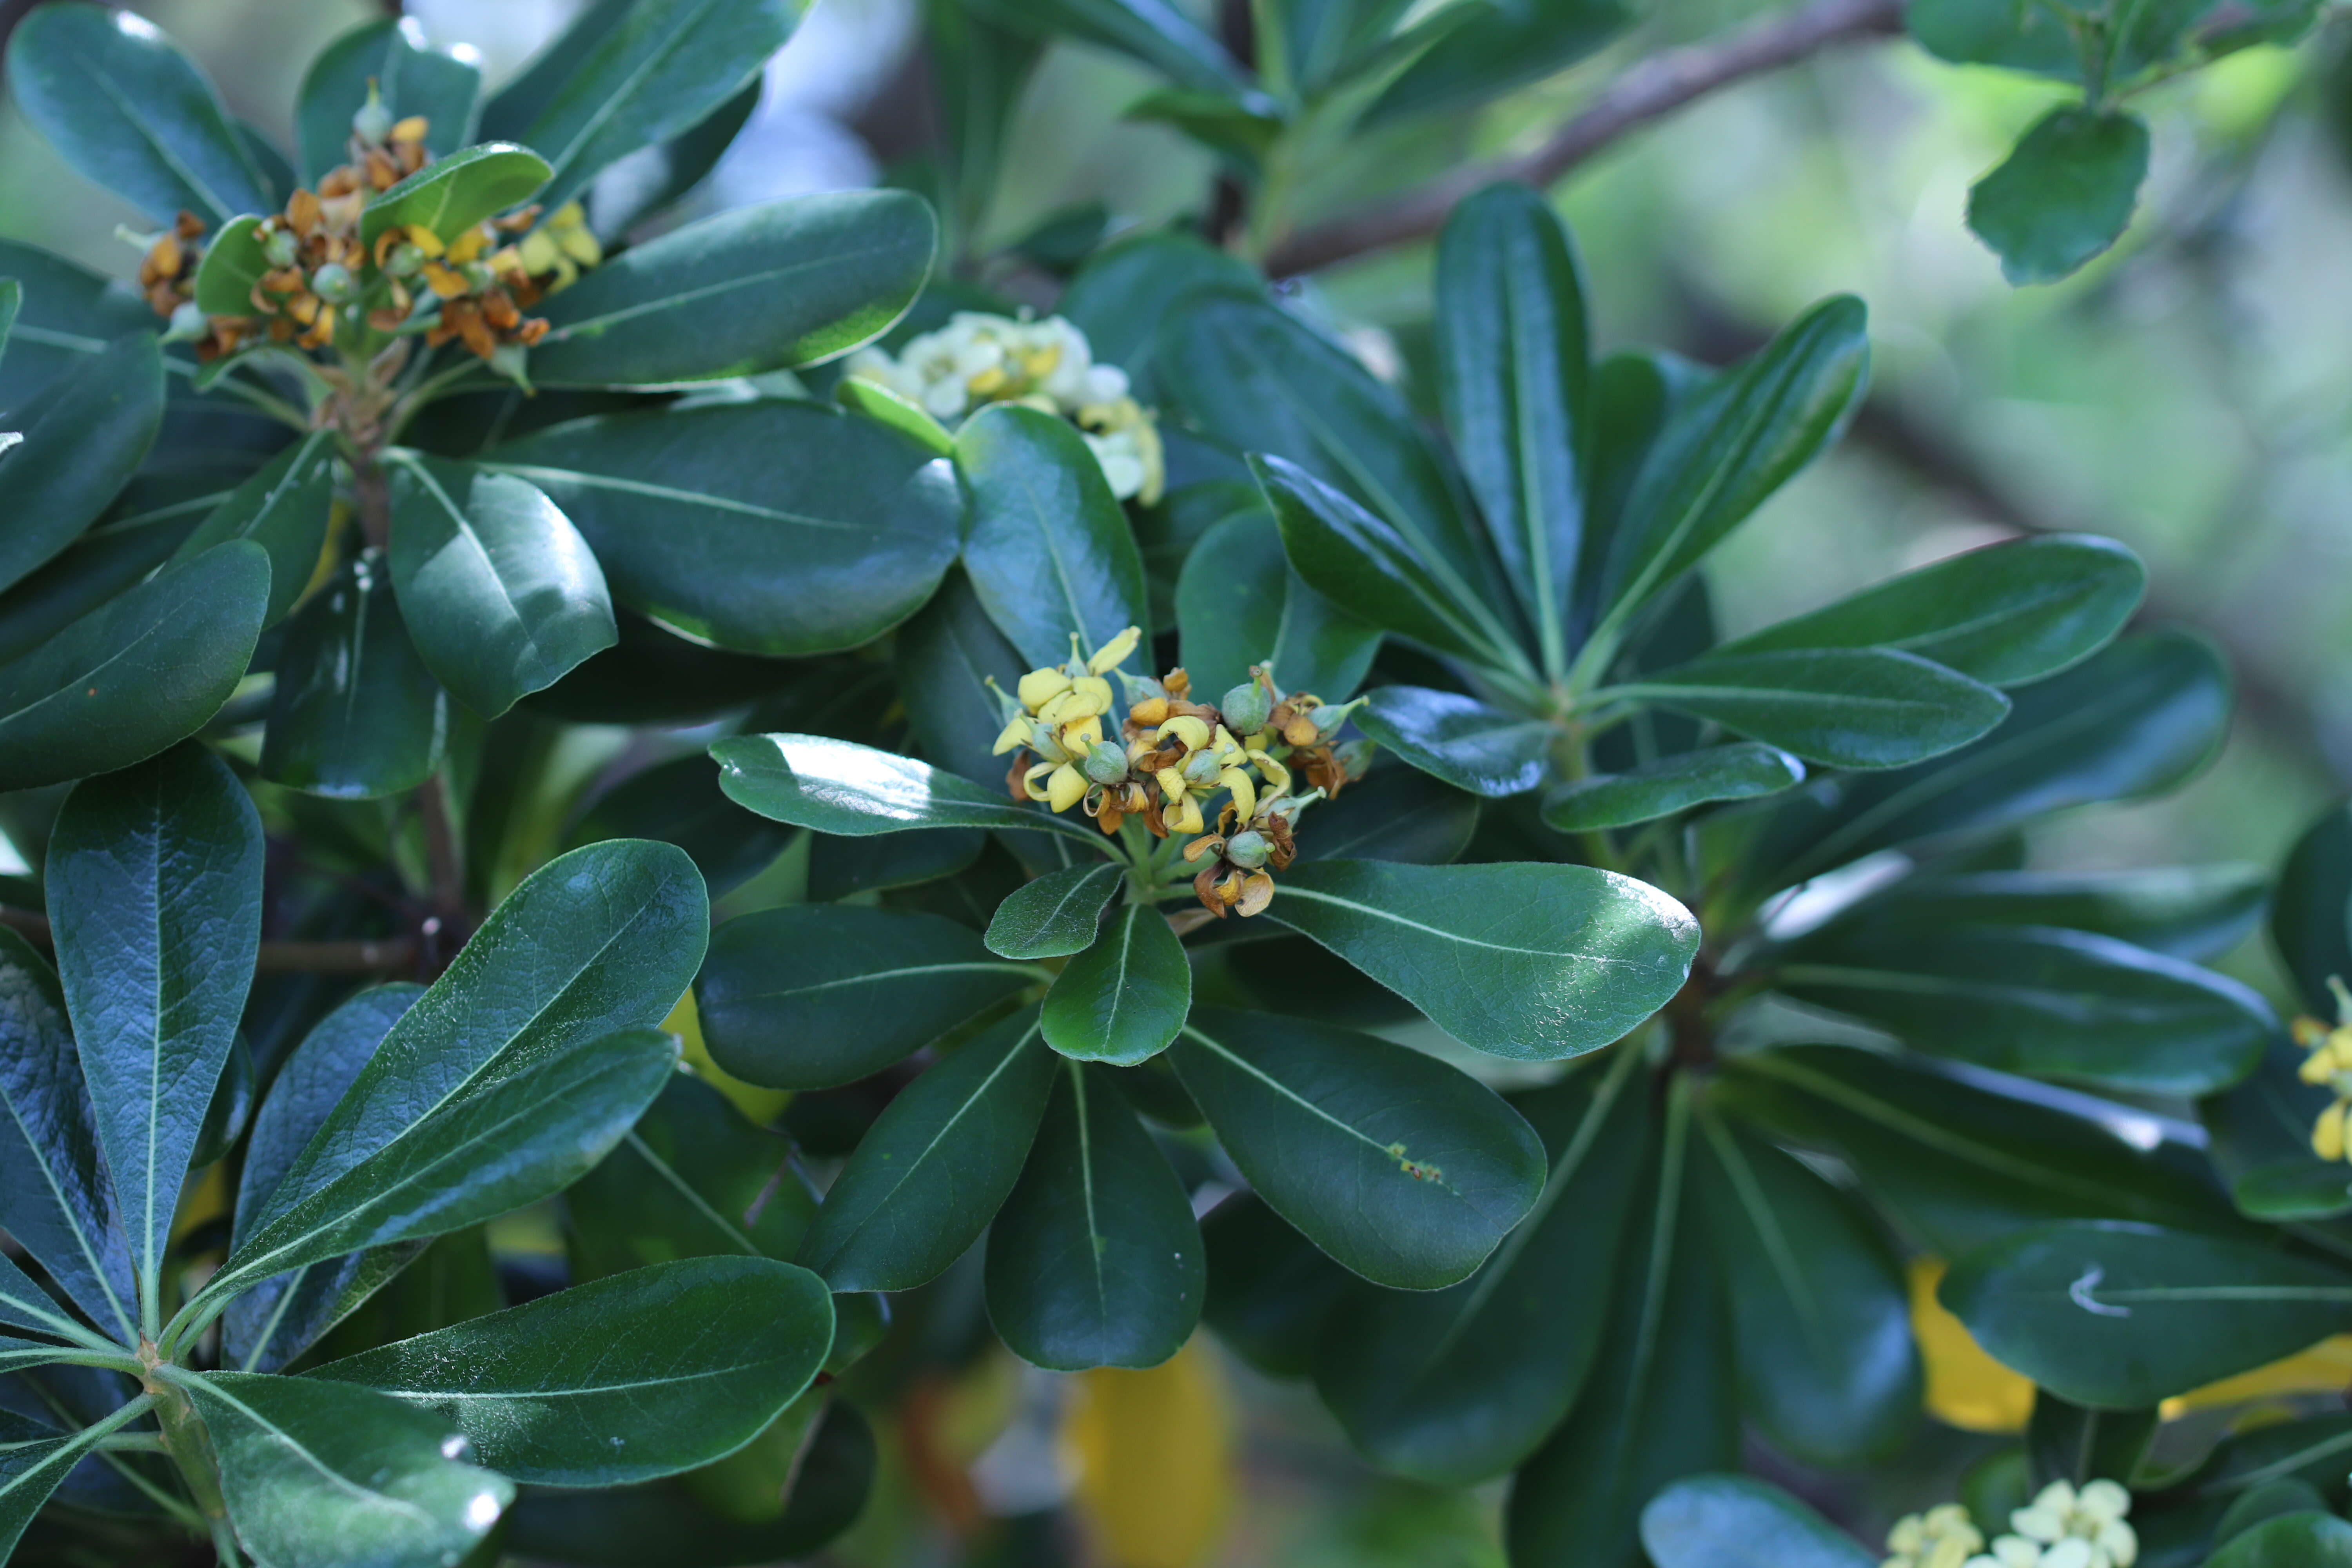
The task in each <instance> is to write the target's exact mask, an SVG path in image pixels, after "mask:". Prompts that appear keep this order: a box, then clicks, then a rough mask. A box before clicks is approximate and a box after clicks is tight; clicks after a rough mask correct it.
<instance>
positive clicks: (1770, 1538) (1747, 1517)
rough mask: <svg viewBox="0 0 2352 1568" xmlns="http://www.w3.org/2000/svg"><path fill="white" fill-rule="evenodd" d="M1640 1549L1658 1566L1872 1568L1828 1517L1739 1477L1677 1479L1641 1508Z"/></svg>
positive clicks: (1867, 1555) (1870, 1560)
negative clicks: (1823, 1516)
mask: <svg viewBox="0 0 2352 1568" xmlns="http://www.w3.org/2000/svg"><path fill="white" fill-rule="evenodd" d="M1642 1549H1643V1551H1644V1552H1648V1553H1649V1554H1650V1561H1651V1562H1653V1563H1656V1564H1657V1568H1873V1565H1874V1564H1875V1563H1877V1562H1878V1558H1877V1557H1876V1556H1875V1555H1874V1553H1872V1552H1864V1550H1863V1549H1862V1548H1861V1547H1860V1546H1858V1545H1856V1544H1855V1543H1854V1541H1853V1537H1851V1536H1849V1535H1846V1534H1844V1533H1843V1531H1839V1530H1838V1529H1837V1528H1836V1527H1835V1526H1833V1525H1832V1524H1831V1523H1830V1522H1829V1521H1827V1520H1825V1519H1823V1518H1822V1516H1821V1515H1819V1514H1817V1513H1815V1512H1814V1511H1813V1510H1811V1509H1810V1508H1807V1507H1806V1506H1805V1505H1804V1504H1803V1503H1801V1502H1799V1501H1798V1500H1796V1499H1795V1498H1792V1497H1790V1495H1789V1494H1788V1493H1787V1492H1784V1491H1782V1490H1781V1489H1780V1488H1778V1487H1776V1486H1771V1485H1769V1484H1768V1483H1766V1482H1764V1481H1758V1480H1750V1479H1748V1477H1746V1476H1693V1477H1691V1478H1689V1479H1687V1480H1680V1481H1676V1482H1675V1484H1674V1485H1672V1486H1670V1487H1668V1488H1667V1489H1665V1490H1664V1491H1662V1492H1660V1493H1659V1494H1658V1495H1657V1496H1656V1497H1655V1498H1653V1499H1652V1500H1650V1505H1649V1506H1648V1507H1647V1508H1645V1509H1643V1510H1642Z"/></svg>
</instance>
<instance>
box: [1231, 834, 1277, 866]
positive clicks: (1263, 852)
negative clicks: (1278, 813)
mask: <svg viewBox="0 0 2352 1568" xmlns="http://www.w3.org/2000/svg"><path fill="white" fill-rule="evenodd" d="M1272 849H1273V846H1272V845H1270V844H1268V843H1267V842H1266V841H1265V835H1264V834H1262V833H1259V832H1257V831H1255V829H1245V830H1244V831H1242V832H1240V833H1236V834H1234V836H1233V837H1231V838H1228V839H1226V840H1225V858H1226V859H1228V860H1230V861H1232V862H1233V863H1234V865H1236V866H1239V867H1241V868H1243V869H1244V870H1245V871H1255V870H1256V869H1257V868H1259V867H1261V866H1263V865H1265V858H1266V856H1267V854H1268V853H1269V852H1270V851H1271V850H1272Z"/></svg>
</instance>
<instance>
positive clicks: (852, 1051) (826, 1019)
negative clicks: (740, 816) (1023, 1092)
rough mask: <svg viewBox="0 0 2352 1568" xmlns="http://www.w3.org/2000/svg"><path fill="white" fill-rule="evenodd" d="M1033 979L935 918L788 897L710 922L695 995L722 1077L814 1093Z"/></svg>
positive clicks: (902, 1052) (877, 1065)
mask: <svg viewBox="0 0 2352 1568" xmlns="http://www.w3.org/2000/svg"><path fill="white" fill-rule="evenodd" d="M1041 978H1042V975H1041V974H1040V973H1039V972H1038V971H1037V970H1036V969H1035V968H1034V967H1032V966H1031V965H1029V964H1025V963H1010V962H1008V961H1006V960H1004V959H1002V958H999V957H997V956H996V955H995V954H993V953H992V952H989V951H988V949H987V948H985V947H983V946H982V945H981V941H980V938H979V936H978V935H977V934H976V933H974V932H973V931H971V930H970V929H968V928H966V927H964V926H960V925H958V924H956V923H955V922H954V921H950V920H945V919H942V918H941V917H940V916H938V915H928V914H916V913H912V912H909V911H906V910H877V909H862V908H858V907H856V906H853V905H847V904H793V905H788V906H786V907H785V908H782V909H778V910H761V911H760V912H759V913H757V914H749V915H742V916H739V917H738V918H736V919H734V920H731V921H728V922H727V923H726V924H724V925H722V926H720V927H719V929H718V931H715V932H714V933H713V934H712V936H711V940H710V956H709V960H708V961H706V962H705V963H704V964H703V966H702V972H701V973H699V974H698V975H697V976H696V977H695V982H694V995H695V1005H696V1008H697V1011H698V1014H699V1016H700V1017H701V1020H702V1037H703V1040H704V1042H705V1043H706V1044H708V1045H709V1047H710V1053H711V1056H712V1058H714V1059H715V1060H717V1061H718V1062H719V1065H720V1066H721V1067H723V1068H726V1069H727V1070H728V1071H729V1072H730V1073H732V1074H734V1075H735V1076H736V1077H737V1078H740V1079H745V1080H746V1081H748V1082H751V1083H761V1084H769V1085H772V1086H774V1087H776V1088H779V1089H824V1088H827V1087H830V1086H831V1085H834V1084H841V1083H850V1082H854V1081H855V1080H856V1079H861V1078H864V1077H866V1076H867V1075H868V1074H870V1073H876V1072H879V1071H881V1070H882V1069H883V1068H886V1067H888V1066H889V1065H890V1064H891V1063H893V1062H895V1061H898V1060H899V1059H901V1058H905V1057H907V1056H909V1055H911V1054H913V1053H914V1052H915V1051H918V1050H919V1049H921V1048H922V1047H925V1046H927V1045H929V1044H930V1043H931V1042H932V1041H934V1040H936V1039H938V1038H939V1037H940V1036H942V1035H945V1034H947V1033H949V1032H950V1031H951V1030H953V1029H954V1028H956V1027H957V1026H959V1025H961V1024H964V1023H967V1022H969V1021H971V1019H972V1018H974V1017H976V1016H979V1015H980V1014H982V1013H983V1012H985V1011H986V1010H987V1009H988V1008H990V1007H991V1006H993V1005H995V1004H997V1003H999V1002H1002V1001H1003V1000H1004V999H1005V998H1006V997H1008V996H1011V995H1012V994H1014V993H1015V992H1017V991H1020V990H1023V989H1024V988H1025V987H1027V986H1031V985H1034V984H1037V982H1038V981H1039V980H1040V979H1041Z"/></svg>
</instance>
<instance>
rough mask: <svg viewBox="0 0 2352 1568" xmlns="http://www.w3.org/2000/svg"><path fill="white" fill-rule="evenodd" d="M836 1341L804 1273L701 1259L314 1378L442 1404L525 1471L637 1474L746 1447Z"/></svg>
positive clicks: (380, 1352) (539, 1474)
mask: <svg viewBox="0 0 2352 1568" xmlns="http://www.w3.org/2000/svg"><path fill="white" fill-rule="evenodd" d="M832 1343H833V1298H832V1297H831V1296H830V1295H829V1294H828V1293H827V1292H826V1290H825V1289H824V1281H823V1280H821V1279H818V1278H817V1277H816V1276H815V1275H814V1274H811V1273H810V1272H809V1271H808V1270H807V1269H805V1268H794V1267H793V1265H791V1264H789V1263H779V1262H777V1261H775V1260H774V1259H772V1258H684V1259H681V1260H679V1261H677V1262H675V1263H657V1264H655V1265H653V1266H652V1267H650V1268H633V1269H631V1270H629V1271H628V1272H627V1273H625V1274H616V1275H614V1276H613V1277H612V1278H610V1279H598V1280H594V1281H592V1282H591V1283H589V1284H585V1285H577V1286H574V1287H572V1289H569V1290H562V1291H559V1292H557V1293H556V1294H554V1295H552V1296H543V1297H541V1298H540V1299H539V1300H536V1301H531V1302H529V1303H526V1304H525V1305H523V1306H520V1307H512V1308H509V1309H508V1310H506V1311H503V1312H494V1313H492V1314H490V1315H489V1316H488V1317H485V1318H476V1319H473V1320H471V1321H467V1322H463V1323H458V1324H456V1325H454V1326H453V1327H450V1328H446V1329H440V1330H436V1331H434V1332H432V1333H429V1334H420V1335H418V1336H417V1337H416V1338H415V1339H409V1340H403V1341H401V1342H399V1343H397V1344H390V1345H384V1346H383V1347H381V1348H379V1349H376V1350H372V1351H365V1352H362V1353H360V1354H358V1355H355V1356H350V1357H346V1358H345V1359H343V1360H341V1361H338V1362H331V1363H328V1364H327V1365H325V1366H322V1367H320V1368H318V1369H317V1370H316V1371H314V1372H312V1373H310V1376H312V1377H316V1378H320V1379H322V1380H330V1381H333V1382H339V1383H345V1384H359V1385H361V1386H362V1387H366V1388H373V1389H374V1390H376V1391H378V1392H379V1393H383V1394H391V1395H393V1396H394V1398H396V1399H400V1400H402V1401H404V1403H406V1404H408V1405H415V1406H416V1407H417V1408H419V1409H422V1410H425V1411H429V1412H431V1413H432V1414H433V1415H435V1416H436V1417H438V1418H439V1419H441V1420H443V1421H446V1422H448V1423H449V1424H450V1425H452V1426H456V1427H457V1430H458V1431H459V1432H462V1433H463V1434H465V1436H467V1438H468V1439H470V1440H471V1442H472V1444H473V1447H474V1451H475V1454H476V1456H477V1457H478V1458H479V1459H480V1460H481V1462H482V1463H483V1464H485V1465H488V1466H489V1467H491V1468H494V1469H496V1470H497V1471H498V1472H499V1474H501V1475H504V1476H507V1477H509V1478H511V1479H515V1480H518V1481H524V1482H531V1483H537V1484H539V1485H542V1486H568V1487H609V1486H625V1485H628V1484H630V1483H632V1482H635V1481H645V1480H651V1479H655V1478H656V1477H659V1476H667V1475H675V1474H677V1472H678V1471H680V1470H687V1469H692V1468H695V1467H696V1466H698V1465H705V1464H709V1462H711V1461H712V1460H714V1459H717V1458H720V1457H722V1456H724V1455H726V1454H730V1453H732V1452H733V1451H734V1450H735V1449H737V1448H739V1447H742V1446H743V1445H744V1444H745V1443H747V1442H749V1441H750V1440H751V1438H752V1437H754V1436H757V1435H758V1434H759V1432H760V1430H761V1428H762V1427H764V1426H767V1425H768V1423H769V1422H770V1421H772V1420H773V1419H774V1418H775V1415H776V1413H777V1412H778V1411H780V1410H782V1408H783V1407H784V1406H785V1405H787V1404H789V1403H791V1402H792V1400H793V1399H794V1398H796V1397H797V1396H798V1395H799V1394H800V1393H801V1391H802V1390H803V1389H804V1388H806V1387H807V1386H808V1384H809V1380H810V1379H811V1378H813V1377H814V1376H815V1375H816V1372H817V1369H818V1367H819V1366H821V1365H822V1364H823V1363H824V1355H825V1351H826V1349H827V1348H828V1347H829V1346H830V1345H831V1344H832Z"/></svg>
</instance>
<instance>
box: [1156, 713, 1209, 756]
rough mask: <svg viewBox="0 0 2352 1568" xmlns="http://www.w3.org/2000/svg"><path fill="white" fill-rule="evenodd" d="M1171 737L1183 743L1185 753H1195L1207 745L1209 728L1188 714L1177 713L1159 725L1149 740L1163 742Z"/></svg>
mask: <svg viewBox="0 0 2352 1568" xmlns="http://www.w3.org/2000/svg"><path fill="white" fill-rule="evenodd" d="M1171 735H1173V736H1175V737H1176V738H1177V739H1178V740H1180V741H1181V742H1184V749H1185V750H1186V751H1188V752H1197V751H1199V750H1200V749H1201V748H1202V747H1203V746H1205V745H1207V744H1208V743H1209V726H1208V725H1207V723H1206V722H1204V721H1202V720H1199V719H1195V718H1193V717H1192V715H1191V714H1190V713H1179V714H1178V715H1176V717H1174V718H1173V719H1171V720H1169V721H1168V722H1166V723H1165V724H1162V725H1160V728H1159V729H1158V731H1155V732H1154V733H1153V735H1152V737H1151V738H1152V739H1153V740H1155V741H1164V740H1166V739H1167V738H1168V737H1169V736H1171Z"/></svg>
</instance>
